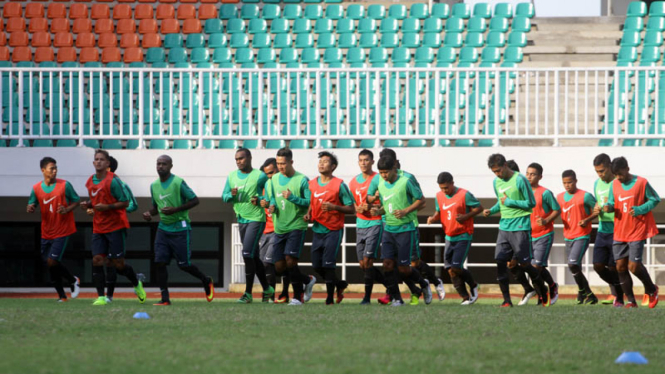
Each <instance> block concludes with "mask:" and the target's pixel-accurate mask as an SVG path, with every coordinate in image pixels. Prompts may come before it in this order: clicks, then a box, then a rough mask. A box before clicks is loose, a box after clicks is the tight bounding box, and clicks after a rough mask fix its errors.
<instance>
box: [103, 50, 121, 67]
mask: <svg viewBox="0 0 665 374" xmlns="http://www.w3.org/2000/svg"><path fill="white" fill-rule="evenodd" d="M119 61H122V53H120V48H115V47H110V48H104V49H103V50H102V62H103V63H105V64H108V63H109V62H119Z"/></svg>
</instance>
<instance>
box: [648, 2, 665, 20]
mask: <svg viewBox="0 0 665 374" xmlns="http://www.w3.org/2000/svg"><path fill="white" fill-rule="evenodd" d="M649 17H665V2H663V1H654V2H652V3H651V5H650V6H649Z"/></svg>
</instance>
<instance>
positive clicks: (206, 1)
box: [201, 0, 220, 4]
mask: <svg viewBox="0 0 665 374" xmlns="http://www.w3.org/2000/svg"><path fill="white" fill-rule="evenodd" d="M201 2H202V3H213V4H216V3H219V2H220V1H219V0H201Z"/></svg>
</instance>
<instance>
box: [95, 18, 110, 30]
mask: <svg viewBox="0 0 665 374" xmlns="http://www.w3.org/2000/svg"><path fill="white" fill-rule="evenodd" d="M109 32H113V20H112V19H108V18H107V19H98V20H97V22H95V34H106V33H109Z"/></svg>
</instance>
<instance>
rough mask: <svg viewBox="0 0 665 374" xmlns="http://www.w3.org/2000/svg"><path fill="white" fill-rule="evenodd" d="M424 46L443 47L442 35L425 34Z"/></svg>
mask: <svg viewBox="0 0 665 374" xmlns="http://www.w3.org/2000/svg"><path fill="white" fill-rule="evenodd" d="M423 46H425V47H429V48H439V47H441V34H439V33H431V32H430V33H425V36H423Z"/></svg>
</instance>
